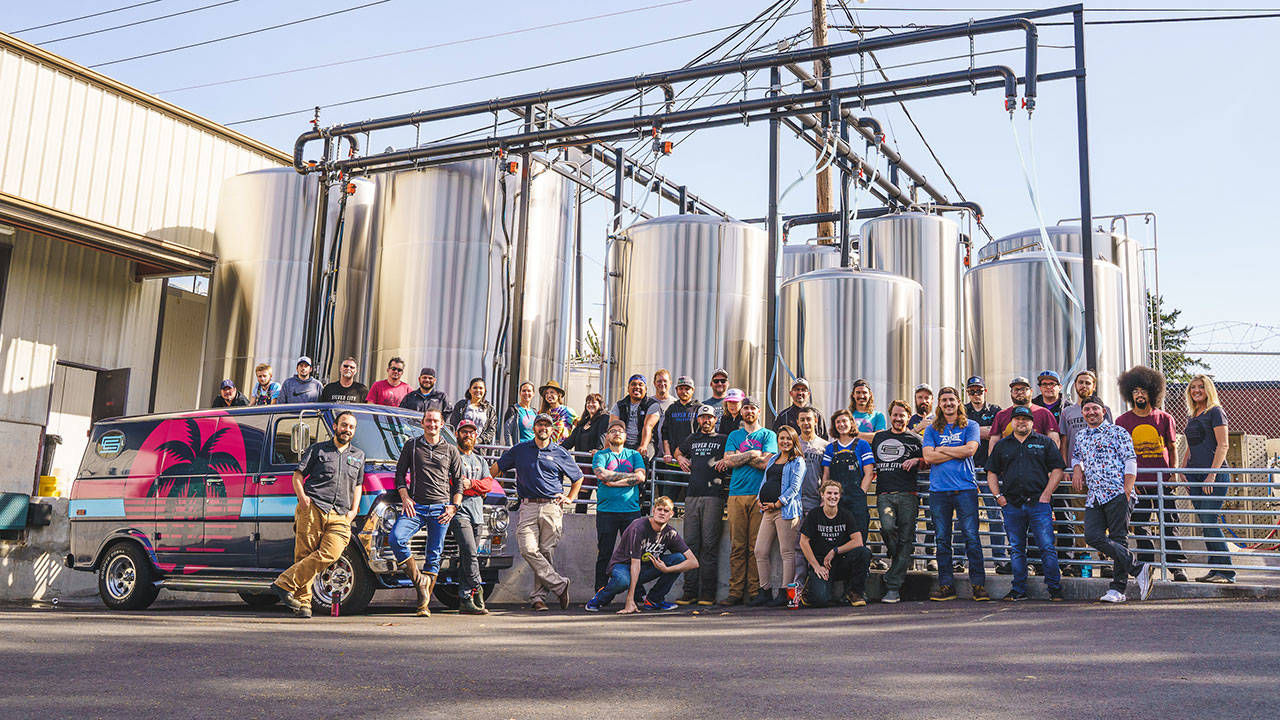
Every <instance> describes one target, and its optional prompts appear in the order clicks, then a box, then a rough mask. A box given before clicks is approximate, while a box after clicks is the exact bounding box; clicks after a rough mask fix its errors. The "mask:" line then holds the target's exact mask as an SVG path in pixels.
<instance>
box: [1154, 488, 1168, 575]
mask: <svg viewBox="0 0 1280 720" xmlns="http://www.w3.org/2000/svg"><path fill="white" fill-rule="evenodd" d="M1156 522H1157V524H1158V526H1159V528H1160V570H1161V572H1162V573H1164V577H1166V578H1167V577H1169V554H1168V552H1167V550H1166V549H1165V520H1164V471H1163V470H1161V471H1160V472H1158V473H1156Z"/></svg>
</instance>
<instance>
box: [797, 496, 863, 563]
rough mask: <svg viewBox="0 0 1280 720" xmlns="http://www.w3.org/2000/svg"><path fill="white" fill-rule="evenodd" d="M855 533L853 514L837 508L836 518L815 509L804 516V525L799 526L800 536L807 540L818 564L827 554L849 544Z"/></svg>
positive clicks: (819, 509) (817, 508) (856, 528)
mask: <svg viewBox="0 0 1280 720" xmlns="http://www.w3.org/2000/svg"><path fill="white" fill-rule="evenodd" d="M855 532H858V525H857V522H856V521H855V520H854V518H853V513H851V512H849V511H848V510H845V509H844V508H837V509H836V516H835V517H830V518H829V517H827V514H826V513H825V512H823V511H822V508H820V507H816V508H814V509H812V510H810V511H809V514H808V515H805V516H804V523H803V524H802V525H801V526H800V534H802V535H804V536H805V537H807V538H809V549H810V550H812V551H813V556H814V557H815V558H816V559H817V560H818V562H822V559H823V558H825V557H826V556H827V553H829V552H831V551H832V550H834V549H836V548H838V547H840V546H841V545H844V544H845V543H847V542H849V540H850V539H851V538H852V537H853V534H854V533H855Z"/></svg>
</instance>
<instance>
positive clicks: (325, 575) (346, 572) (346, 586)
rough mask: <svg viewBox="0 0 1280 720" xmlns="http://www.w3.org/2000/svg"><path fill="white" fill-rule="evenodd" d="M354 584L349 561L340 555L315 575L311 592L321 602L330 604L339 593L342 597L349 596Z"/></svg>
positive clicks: (353, 574)
mask: <svg viewBox="0 0 1280 720" xmlns="http://www.w3.org/2000/svg"><path fill="white" fill-rule="evenodd" d="M354 584H355V572H354V570H353V569H352V567H351V563H350V562H349V561H348V560H347V559H346V558H345V557H340V558H338V559H337V560H336V561H335V562H334V563H333V564H332V565H330V566H329V567H327V568H325V569H324V571H323V572H321V573H320V574H319V575H317V576H316V580H315V583H314V587H313V588H312V592H314V593H315V596H316V599H317V600H319V601H320V602H321V603H322V604H324V605H332V604H333V598H334V596H335V595H337V594H341V597H343V598H346V597H350V596H351V590H352V587H353V586H354Z"/></svg>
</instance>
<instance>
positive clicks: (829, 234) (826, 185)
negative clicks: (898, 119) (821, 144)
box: [813, 0, 836, 245]
mask: <svg viewBox="0 0 1280 720" xmlns="http://www.w3.org/2000/svg"><path fill="white" fill-rule="evenodd" d="M826 44H827V7H826V2H825V1H824V0H813V46H814V47H822V46H824V45H826ZM830 70H831V62H830V61H829V60H814V61H813V76H814V77H816V78H817V79H818V82H820V83H822V86H823V88H829V87H831V71H830ZM818 154H819V155H821V154H822V151H821V150H819V151H818ZM817 181H818V186H817V190H818V203H817V205H818V208H817V210H818V212H820V213H829V212H832V211H833V210H834V209H835V196H834V194H833V192H832V189H831V168H829V167H828V168H827V169H825V170H823V171H822V172H820V173H818V175H817ZM835 234H836V231H835V224H834V223H829V222H824V223H818V237H819V238H820V239H819V241H818V242H820V243H823V244H824V245H825V244H831V243H834V242H835Z"/></svg>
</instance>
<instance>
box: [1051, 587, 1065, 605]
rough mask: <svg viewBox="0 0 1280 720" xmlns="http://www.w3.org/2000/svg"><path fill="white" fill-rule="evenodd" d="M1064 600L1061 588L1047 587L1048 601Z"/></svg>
mask: <svg viewBox="0 0 1280 720" xmlns="http://www.w3.org/2000/svg"><path fill="white" fill-rule="evenodd" d="M1063 600H1066V598H1064V597H1063V596H1062V588H1049V602H1062V601H1063Z"/></svg>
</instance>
